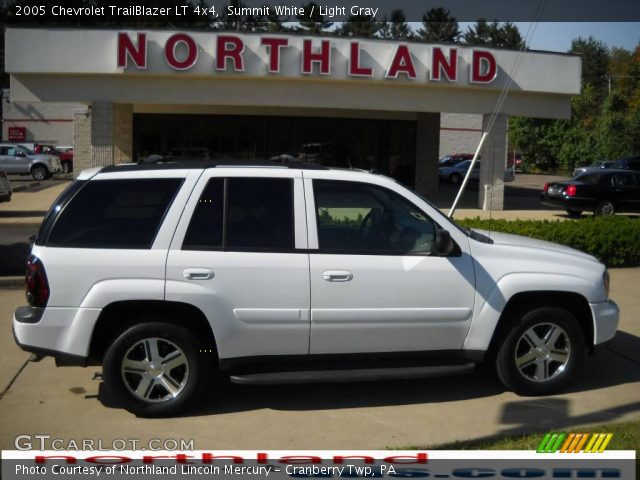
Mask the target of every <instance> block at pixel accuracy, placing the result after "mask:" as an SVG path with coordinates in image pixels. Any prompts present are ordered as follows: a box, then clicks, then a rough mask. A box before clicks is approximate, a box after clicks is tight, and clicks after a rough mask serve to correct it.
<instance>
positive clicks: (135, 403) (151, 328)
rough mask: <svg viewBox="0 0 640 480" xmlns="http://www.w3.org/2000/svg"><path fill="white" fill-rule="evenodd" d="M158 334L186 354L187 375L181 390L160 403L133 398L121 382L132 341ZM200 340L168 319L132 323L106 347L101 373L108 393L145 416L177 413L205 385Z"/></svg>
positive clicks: (190, 401) (204, 366)
mask: <svg viewBox="0 0 640 480" xmlns="http://www.w3.org/2000/svg"><path fill="white" fill-rule="evenodd" d="M150 337H158V338H164V339H166V340H169V341H170V342H172V343H174V344H176V345H177V346H178V347H179V348H180V349H181V350H182V352H183V353H184V355H185V356H186V357H187V362H188V364H189V377H188V380H187V384H186V385H185V387H184V389H183V390H182V392H180V394H179V395H178V396H177V397H176V398H174V399H171V400H167V401H164V402H161V403H151V402H144V401H142V400H139V399H137V398H135V397H134V396H133V395H132V394H131V393H130V392H129V390H128V389H127V387H126V386H125V385H124V381H123V380H122V375H121V369H120V366H121V362H122V358H123V357H124V355H125V354H126V353H127V351H128V350H129V348H131V347H132V346H133V345H134V344H135V343H137V342H138V341H140V340H143V339H145V338H150ZM200 347H201V345H200V342H199V341H198V339H197V337H196V336H195V335H194V334H193V333H191V332H190V331H189V330H188V329H187V328H185V327H183V326H180V325H174V324H171V323H164V322H162V323H160V322H149V323H141V324H138V325H134V326H132V327H130V328H128V329H127V330H125V331H124V332H123V333H121V334H120V335H119V336H118V337H117V338H116V339H115V340H114V341H113V342H112V343H111V345H110V346H109V347H108V349H107V352H106V353H105V356H104V358H103V372H102V377H103V380H104V383H105V386H106V387H107V390H108V392H109V394H110V395H111V396H112V397H113V398H114V399H115V400H116V401H117V402H118V403H119V404H121V405H122V406H123V407H124V408H125V409H127V410H128V411H130V412H132V413H135V414H136V415H140V416H145V417H156V416H168V415H176V414H178V413H180V412H182V411H184V410H185V409H186V408H187V407H188V406H190V405H191V403H192V402H193V401H194V400H195V399H196V398H197V397H198V396H199V394H200V393H201V392H202V389H203V387H204V385H205V379H206V378H207V373H208V370H209V369H208V365H209V362H207V361H204V355H203V354H202V353H200V351H199V350H200Z"/></svg>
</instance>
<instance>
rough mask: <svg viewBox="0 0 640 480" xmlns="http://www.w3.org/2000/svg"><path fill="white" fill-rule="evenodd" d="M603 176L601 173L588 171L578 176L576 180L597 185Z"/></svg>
mask: <svg viewBox="0 0 640 480" xmlns="http://www.w3.org/2000/svg"><path fill="white" fill-rule="evenodd" d="M601 177H602V175H601V174H593V173H587V174H586V175H580V176H578V177H576V181H577V182H582V183H586V184H588V185H597V184H598V182H599V181H600V178H601Z"/></svg>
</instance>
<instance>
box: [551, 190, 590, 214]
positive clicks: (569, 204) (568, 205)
mask: <svg viewBox="0 0 640 480" xmlns="http://www.w3.org/2000/svg"><path fill="white" fill-rule="evenodd" d="M540 202H541V203H542V204H543V205H545V206H548V207H560V208H563V209H565V210H580V211H584V210H593V208H594V207H595V204H594V201H593V199H591V198H582V197H563V196H550V195H547V194H546V193H542V194H540Z"/></svg>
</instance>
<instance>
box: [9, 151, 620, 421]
mask: <svg viewBox="0 0 640 480" xmlns="http://www.w3.org/2000/svg"><path fill="white" fill-rule="evenodd" d="M27 267H28V273H27V278H26V282H27V299H28V303H29V304H28V305H27V306H24V307H20V308H18V309H17V310H16V312H15V316H14V322H13V329H14V334H15V338H16V341H17V342H18V344H19V345H20V346H21V347H22V348H23V349H24V350H27V351H29V352H34V353H35V354H36V356H37V357H38V358H39V357H41V356H44V355H51V356H54V357H55V358H56V361H57V364H59V365H70V364H71V365H99V364H102V365H103V378H104V382H105V385H106V387H107V388H108V390H109V392H110V393H111V394H112V395H113V397H114V398H116V399H118V401H120V402H121V404H122V406H124V407H125V408H127V409H129V410H130V411H133V412H135V413H137V414H140V415H172V414H176V413H178V412H179V411H181V410H183V409H184V408H186V407H187V406H188V405H189V404H190V403H191V402H192V401H193V400H194V399H196V398H197V397H198V396H199V394H200V393H201V392H202V388H203V387H204V385H205V384H206V383H207V382H209V381H213V380H212V377H211V371H212V369H217V370H220V371H222V372H224V373H225V374H227V375H228V376H229V377H230V379H231V381H233V382H238V383H254V384H255V383H262V384H264V383H275V382H303V381H324V380H341V379H342V380H353V379H367V378H369V379H380V378H406V377H427V376H433V375H441V374H444V373H465V372H469V371H470V370H472V369H473V368H474V366H475V365H476V364H478V363H480V362H483V361H484V362H491V364H493V365H495V366H496V368H497V373H498V375H499V377H500V379H501V380H502V381H503V382H504V384H505V385H506V386H507V387H508V388H510V389H513V390H514V391H516V392H518V393H522V394H550V393H553V392H556V391H558V390H560V389H562V388H563V387H565V385H566V384H567V383H568V382H569V381H570V380H572V379H573V378H574V377H575V376H576V374H577V373H578V371H579V368H580V366H581V363H582V361H583V359H584V358H585V356H586V355H587V354H590V353H593V352H594V351H595V350H597V349H598V347H601V346H602V345H603V344H605V343H606V342H608V341H609V340H611V339H612V338H613V337H614V335H615V333H616V329H617V326H618V317H619V311H618V307H617V306H616V304H615V303H614V302H613V301H611V300H609V298H608V295H609V276H608V274H607V271H606V269H605V267H604V266H603V265H602V264H601V263H599V262H598V261H597V260H596V259H595V258H593V257H592V256H590V255H586V254H584V253H581V252H579V251H576V250H573V249H570V248H566V247H563V246H560V245H555V244H552V243H548V242H543V241H538V240H533V239H530V238H525V237H519V236H514V235H506V234H502V233H491V234H490V235H489V234H487V233H480V232H475V231H470V230H466V229H463V228H460V227H458V226H457V225H456V224H455V223H453V222H452V221H451V220H450V219H448V218H447V217H446V216H445V215H444V214H443V213H441V212H440V211H439V210H438V209H436V208H435V207H433V206H432V205H431V204H429V203H428V202H427V201H425V200H424V199H423V198H421V197H420V196H418V195H416V194H415V193H413V192H412V191H410V190H408V189H406V188H404V187H403V186H402V185H400V184H398V183H396V182H395V181H393V180H392V179H390V178H387V177H384V176H382V175H376V174H372V173H367V172H363V171H354V170H342V169H328V168H325V167H321V166H318V165H315V164H309V163H304V162H296V161H294V162H291V163H289V164H285V165H282V164H280V165H274V164H270V165H259V164H254V165H251V164H242V165H223V164H215V163H212V162H204V163H202V162H200V163H193V164H188V163H181V162H167V163H157V164H145V165H118V166H112V167H105V168H102V169H93V170H89V171H85V172H83V173H82V174H81V175H80V177H79V178H78V180H76V181H75V182H74V183H73V184H71V185H70V186H69V187H68V189H67V190H66V191H65V192H64V193H63V194H62V195H61V196H60V198H58V199H57V200H56V202H55V204H54V205H53V206H52V208H51V210H50V211H49V213H48V214H47V216H46V217H45V220H44V222H43V224H42V226H41V228H40V231H39V234H38V236H37V239H36V241H35V244H34V246H33V249H32V252H31V257H30V259H29V261H28V265H27ZM216 378H218V379H219V376H218V377H216Z"/></svg>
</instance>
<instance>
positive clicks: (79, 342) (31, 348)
mask: <svg viewBox="0 0 640 480" xmlns="http://www.w3.org/2000/svg"><path fill="white" fill-rule="evenodd" d="M100 312H101V309H98V308H62V307H47V308H44V309H39V308H35V307H20V308H18V309H17V310H16V312H15V313H14V316H13V336H14V338H15V340H16V343H17V344H18V346H19V347H20V348H22V349H23V350H25V351H27V352H31V353H35V354H36V355H38V356H52V357H55V358H56V363H57V364H58V365H86V364H87V358H88V355H89V347H90V345H91V336H92V334H93V328H94V326H95V324H96V321H97V320H98V316H99V315H100Z"/></svg>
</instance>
